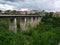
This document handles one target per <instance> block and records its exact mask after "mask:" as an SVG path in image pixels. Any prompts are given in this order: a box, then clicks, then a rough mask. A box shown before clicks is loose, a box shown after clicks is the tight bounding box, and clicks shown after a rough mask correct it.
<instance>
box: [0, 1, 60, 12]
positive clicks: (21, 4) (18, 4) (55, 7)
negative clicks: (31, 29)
mask: <svg viewBox="0 0 60 45" xmlns="http://www.w3.org/2000/svg"><path fill="white" fill-rule="evenodd" d="M21 8H28V9H31V10H39V11H40V10H46V11H60V0H0V10H14V9H15V10H20V9H21Z"/></svg>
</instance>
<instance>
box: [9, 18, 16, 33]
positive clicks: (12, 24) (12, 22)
mask: <svg viewBox="0 0 60 45" xmlns="http://www.w3.org/2000/svg"><path fill="white" fill-rule="evenodd" d="M9 29H10V30H12V31H13V32H15V33H16V32H17V21H16V18H13V19H10V21H9Z"/></svg>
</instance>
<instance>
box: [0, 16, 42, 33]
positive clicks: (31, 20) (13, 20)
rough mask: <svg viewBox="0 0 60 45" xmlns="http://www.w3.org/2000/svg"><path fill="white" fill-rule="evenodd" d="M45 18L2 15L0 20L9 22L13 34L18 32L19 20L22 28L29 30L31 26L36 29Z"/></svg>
mask: <svg viewBox="0 0 60 45" xmlns="http://www.w3.org/2000/svg"><path fill="white" fill-rule="evenodd" d="M42 17H43V16H40V15H0V19H8V20H9V29H10V30H11V31H13V32H15V33H16V32H17V19H19V20H20V22H19V23H20V28H21V29H22V30H27V29H28V27H29V25H31V26H32V27H35V26H36V25H37V24H38V23H39V22H40V21H41V18H42Z"/></svg>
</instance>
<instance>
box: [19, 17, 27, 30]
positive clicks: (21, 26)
mask: <svg viewBox="0 0 60 45" xmlns="http://www.w3.org/2000/svg"><path fill="white" fill-rule="evenodd" d="M26 21H27V19H26V18H20V28H21V29H22V30H26Z"/></svg>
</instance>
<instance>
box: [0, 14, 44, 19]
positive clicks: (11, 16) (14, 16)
mask: <svg viewBox="0 0 60 45" xmlns="http://www.w3.org/2000/svg"><path fill="white" fill-rule="evenodd" d="M18 17H19V18H20V17H43V16H40V15H0V18H18Z"/></svg>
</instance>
